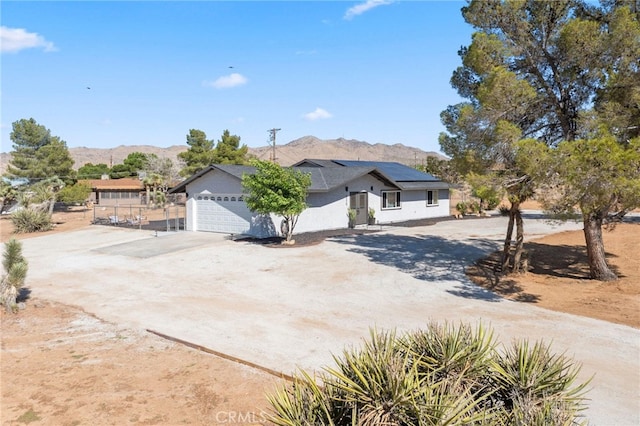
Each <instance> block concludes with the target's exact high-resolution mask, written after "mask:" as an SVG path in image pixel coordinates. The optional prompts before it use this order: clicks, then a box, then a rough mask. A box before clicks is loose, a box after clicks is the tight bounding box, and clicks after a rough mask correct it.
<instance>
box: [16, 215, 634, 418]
mask: <svg viewBox="0 0 640 426" xmlns="http://www.w3.org/2000/svg"><path fill="white" fill-rule="evenodd" d="M505 220H506V219H505V218H501V217H499V218H491V219H478V220H477V222H476V220H474V219H469V220H464V221H459V222H457V221H449V222H442V223H439V224H437V225H435V226H430V227H421V228H394V229H390V230H387V231H384V232H381V233H376V234H369V235H362V236H358V237H343V238H336V239H333V240H330V241H325V242H324V243H322V244H318V245H315V246H309V247H300V248H296V249H295V250H287V249H282V250H280V249H272V248H267V247H263V246H260V245H255V244H249V243H240V242H233V241H229V240H227V239H226V238H225V237H224V236H222V235H218V234H207V233H187V232H183V233H178V234H160V235H159V236H157V237H156V236H155V234H152V233H149V232H144V231H142V232H141V231H137V230H127V229H113V228H103V227H90V228H85V229H81V230H78V231H74V232H69V233H64V234H54V235H49V236H44V237H39V238H32V239H27V240H25V241H24V242H23V244H24V251H25V255H26V256H27V258H28V259H30V281H31V282H33V283H37V284H36V285H34V286H32V287H31V288H30V290H31V291H32V292H33V293H34V294H37V295H38V297H42V298H46V299H49V300H54V301H59V302H64V303H68V304H73V305H78V306H81V307H82V308H83V309H84V310H86V311H87V312H90V313H92V314H95V315H96V316H98V317H99V318H102V319H104V320H107V321H110V322H113V323H116V324H118V325H120V326H122V327H127V328H133V329H139V330H143V329H149V330H154V331H157V332H159V333H163V334H166V335H169V336H173V337H177V338H180V339H183V340H186V341H189V342H192V343H196V344H198V345H202V346H205V347H207V348H210V349H212V350H215V351H218V352H222V353H225V354H227V355H230V356H233V357H237V358H239V359H242V360H246V361H248V362H251V363H255V364H258V365H261V366H264V367H266V368H269V369H272V370H276V371H280V372H283V373H285V374H290V373H292V372H293V371H295V369H296V368H298V367H301V368H305V369H317V368H320V367H322V366H324V365H328V364H330V363H331V354H332V353H340V352H341V350H342V348H343V347H344V346H346V345H353V344H358V343H359V341H360V339H361V338H364V337H366V336H367V335H368V331H369V328H370V327H377V328H378V329H386V328H397V329H400V330H402V329H415V328H419V327H421V326H423V325H424V324H425V322H427V321H429V320H431V319H435V320H449V321H456V322H457V321H467V322H472V323H476V322H478V321H483V322H484V323H486V324H490V325H491V326H493V327H494V328H495V330H496V332H497V334H498V336H499V338H500V340H501V341H502V342H504V343H508V342H509V341H510V340H511V339H518V338H529V339H545V340H547V341H553V346H554V348H555V349H556V351H558V352H562V351H566V352H567V354H568V355H570V356H573V357H574V358H575V359H576V360H577V361H579V362H581V363H583V370H582V376H583V378H587V377H590V376H592V375H595V377H594V379H593V382H592V387H593V390H592V391H591V392H590V394H589V396H590V397H591V398H592V401H591V404H590V405H591V408H590V410H589V412H588V413H587V416H588V418H589V419H590V420H591V421H592V422H593V423H594V424H639V423H640V407H639V405H638V400H639V399H638V396H639V389H640V372H639V368H638V364H639V360H640V331H638V330H637V329H633V328H631V327H626V326H621V325H616V324H611V323H607V322H603V321H598V320H594V319H589V318H583V317H577V316H572V315H567V314H562V313H557V312H552V311H547V310H544V309H539V308H536V307H534V306H527V305H523V304H517V303H515V302H510V301H506V300H503V299H500V298H498V297H496V296H495V295H493V294H492V293H489V292H487V291H484V290H482V289H480V288H478V287H476V286H474V285H472V284H471V283H470V282H469V281H468V280H467V278H466V277H465V275H464V267H465V266H466V265H467V264H468V263H469V262H470V261H472V260H474V259H476V258H478V257H481V256H483V255H484V254H486V253H488V252H490V251H492V250H494V249H496V248H497V247H498V246H499V244H500V240H501V237H502V235H503V234H502V233H503V231H504V229H505ZM527 224H528V227H527V232H528V236H529V237H530V238H533V237H536V236H541V235H545V234H547V233H550V232H558V231H560V230H565V229H578V228H579V226H578V225H576V224H570V223H569V224H564V225H561V226H552V225H550V224H548V223H546V222H544V221H541V220H534V219H530V220H528V221H527ZM470 233H471V235H470Z"/></svg>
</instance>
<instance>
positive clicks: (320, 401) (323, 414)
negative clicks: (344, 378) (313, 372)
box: [267, 371, 336, 426]
mask: <svg viewBox="0 0 640 426" xmlns="http://www.w3.org/2000/svg"><path fill="white" fill-rule="evenodd" d="M322 381H323V380H322V378H319V379H316V378H313V377H311V376H310V375H309V374H308V373H306V372H304V371H302V372H301V373H300V374H299V375H298V376H296V377H295V378H294V380H293V383H292V384H291V385H290V386H288V387H282V388H279V389H277V390H276V391H275V392H274V393H272V394H269V395H267V400H268V401H269V403H270V404H271V406H272V408H273V409H274V412H275V414H274V415H272V416H271V417H270V420H271V422H272V423H274V424H276V425H279V426H316V425H317V426H320V425H327V426H333V425H335V424H336V423H335V422H334V421H333V418H334V417H335V413H332V411H333V410H332V407H331V399H332V397H331V395H330V392H331V388H330V387H329V388H326V387H321V385H320V384H319V383H318V382H322Z"/></svg>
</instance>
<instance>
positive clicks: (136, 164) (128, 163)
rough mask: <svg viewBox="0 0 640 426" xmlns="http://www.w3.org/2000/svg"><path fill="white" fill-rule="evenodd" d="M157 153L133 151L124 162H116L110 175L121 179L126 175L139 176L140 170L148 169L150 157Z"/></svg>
mask: <svg viewBox="0 0 640 426" xmlns="http://www.w3.org/2000/svg"><path fill="white" fill-rule="evenodd" d="M152 156H155V154H145V153H142V152H132V153H130V154H129V155H127V157H126V158H125V159H124V160H123V162H122V164H116V165H115V166H113V167H112V168H111V171H110V172H109V177H111V179H120V178H125V177H132V176H138V174H139V173H140V172H143V171H145V170H146V169H147V167H148V165H149V159H150V158H151V157H152Z"/></svg>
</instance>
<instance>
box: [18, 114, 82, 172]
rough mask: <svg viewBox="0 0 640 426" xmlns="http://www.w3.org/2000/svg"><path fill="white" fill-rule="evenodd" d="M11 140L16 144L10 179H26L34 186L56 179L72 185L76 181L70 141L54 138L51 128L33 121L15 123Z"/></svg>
mask: <svg viewBox="0 0 640 426" xmlns="http://www.w3.org/2000/svg"><path fill="white" fill-rule="evenodd" d="M9 137H10V138H11V141H12V142H13V150H12V151H11V160H10V162H9V164H8V166H7V172H6V175H7V176H8V177H9V178H12V179H14V178H26V179H28V180H29V181H30V182H32V183H33V182H37V181H39V180H42V179H48V178H52V177H54V176H58V177H60V179H63V180H64V181H65V182H69V183H70V182H72V181H73V179H74V178H75V172H74V170H73V158H71V154H70V153H69V149H68V148H67V144H66V142H64V141H63V140H61V139H60V138H59V137H57V136H52V135H51V131H50V130H49V129H47V128H46V127H44V126H42V125H40V124H38V123H37V122H36V121H35V120H34V119H33V118H30V119H28V120H27V119H21V120H18V121H16V122H14V123H13V130H12V131H11V134H10V136H9Z"/></svg>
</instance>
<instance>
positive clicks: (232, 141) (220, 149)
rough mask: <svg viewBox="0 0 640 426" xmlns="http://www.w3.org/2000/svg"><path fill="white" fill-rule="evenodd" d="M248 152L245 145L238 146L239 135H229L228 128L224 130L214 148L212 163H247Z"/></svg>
mask: <svg viewBox="0 0 640 426" xmlns="http://www.w3.org/2000/svg"><path fill="white" fill-rule="evenodd" d="M248 152H249V148H248V147H247V145H242V146H240V136H236V135H231V134H230V133H229V130H225V131H224V132H223V133H222V139H220V140H219V141H218V144H217V145H216V148H215V150H214V154H213V162H214V164H239V165H244V164H248V163H249V160H248V159H247V153H248Z"/></svg>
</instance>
